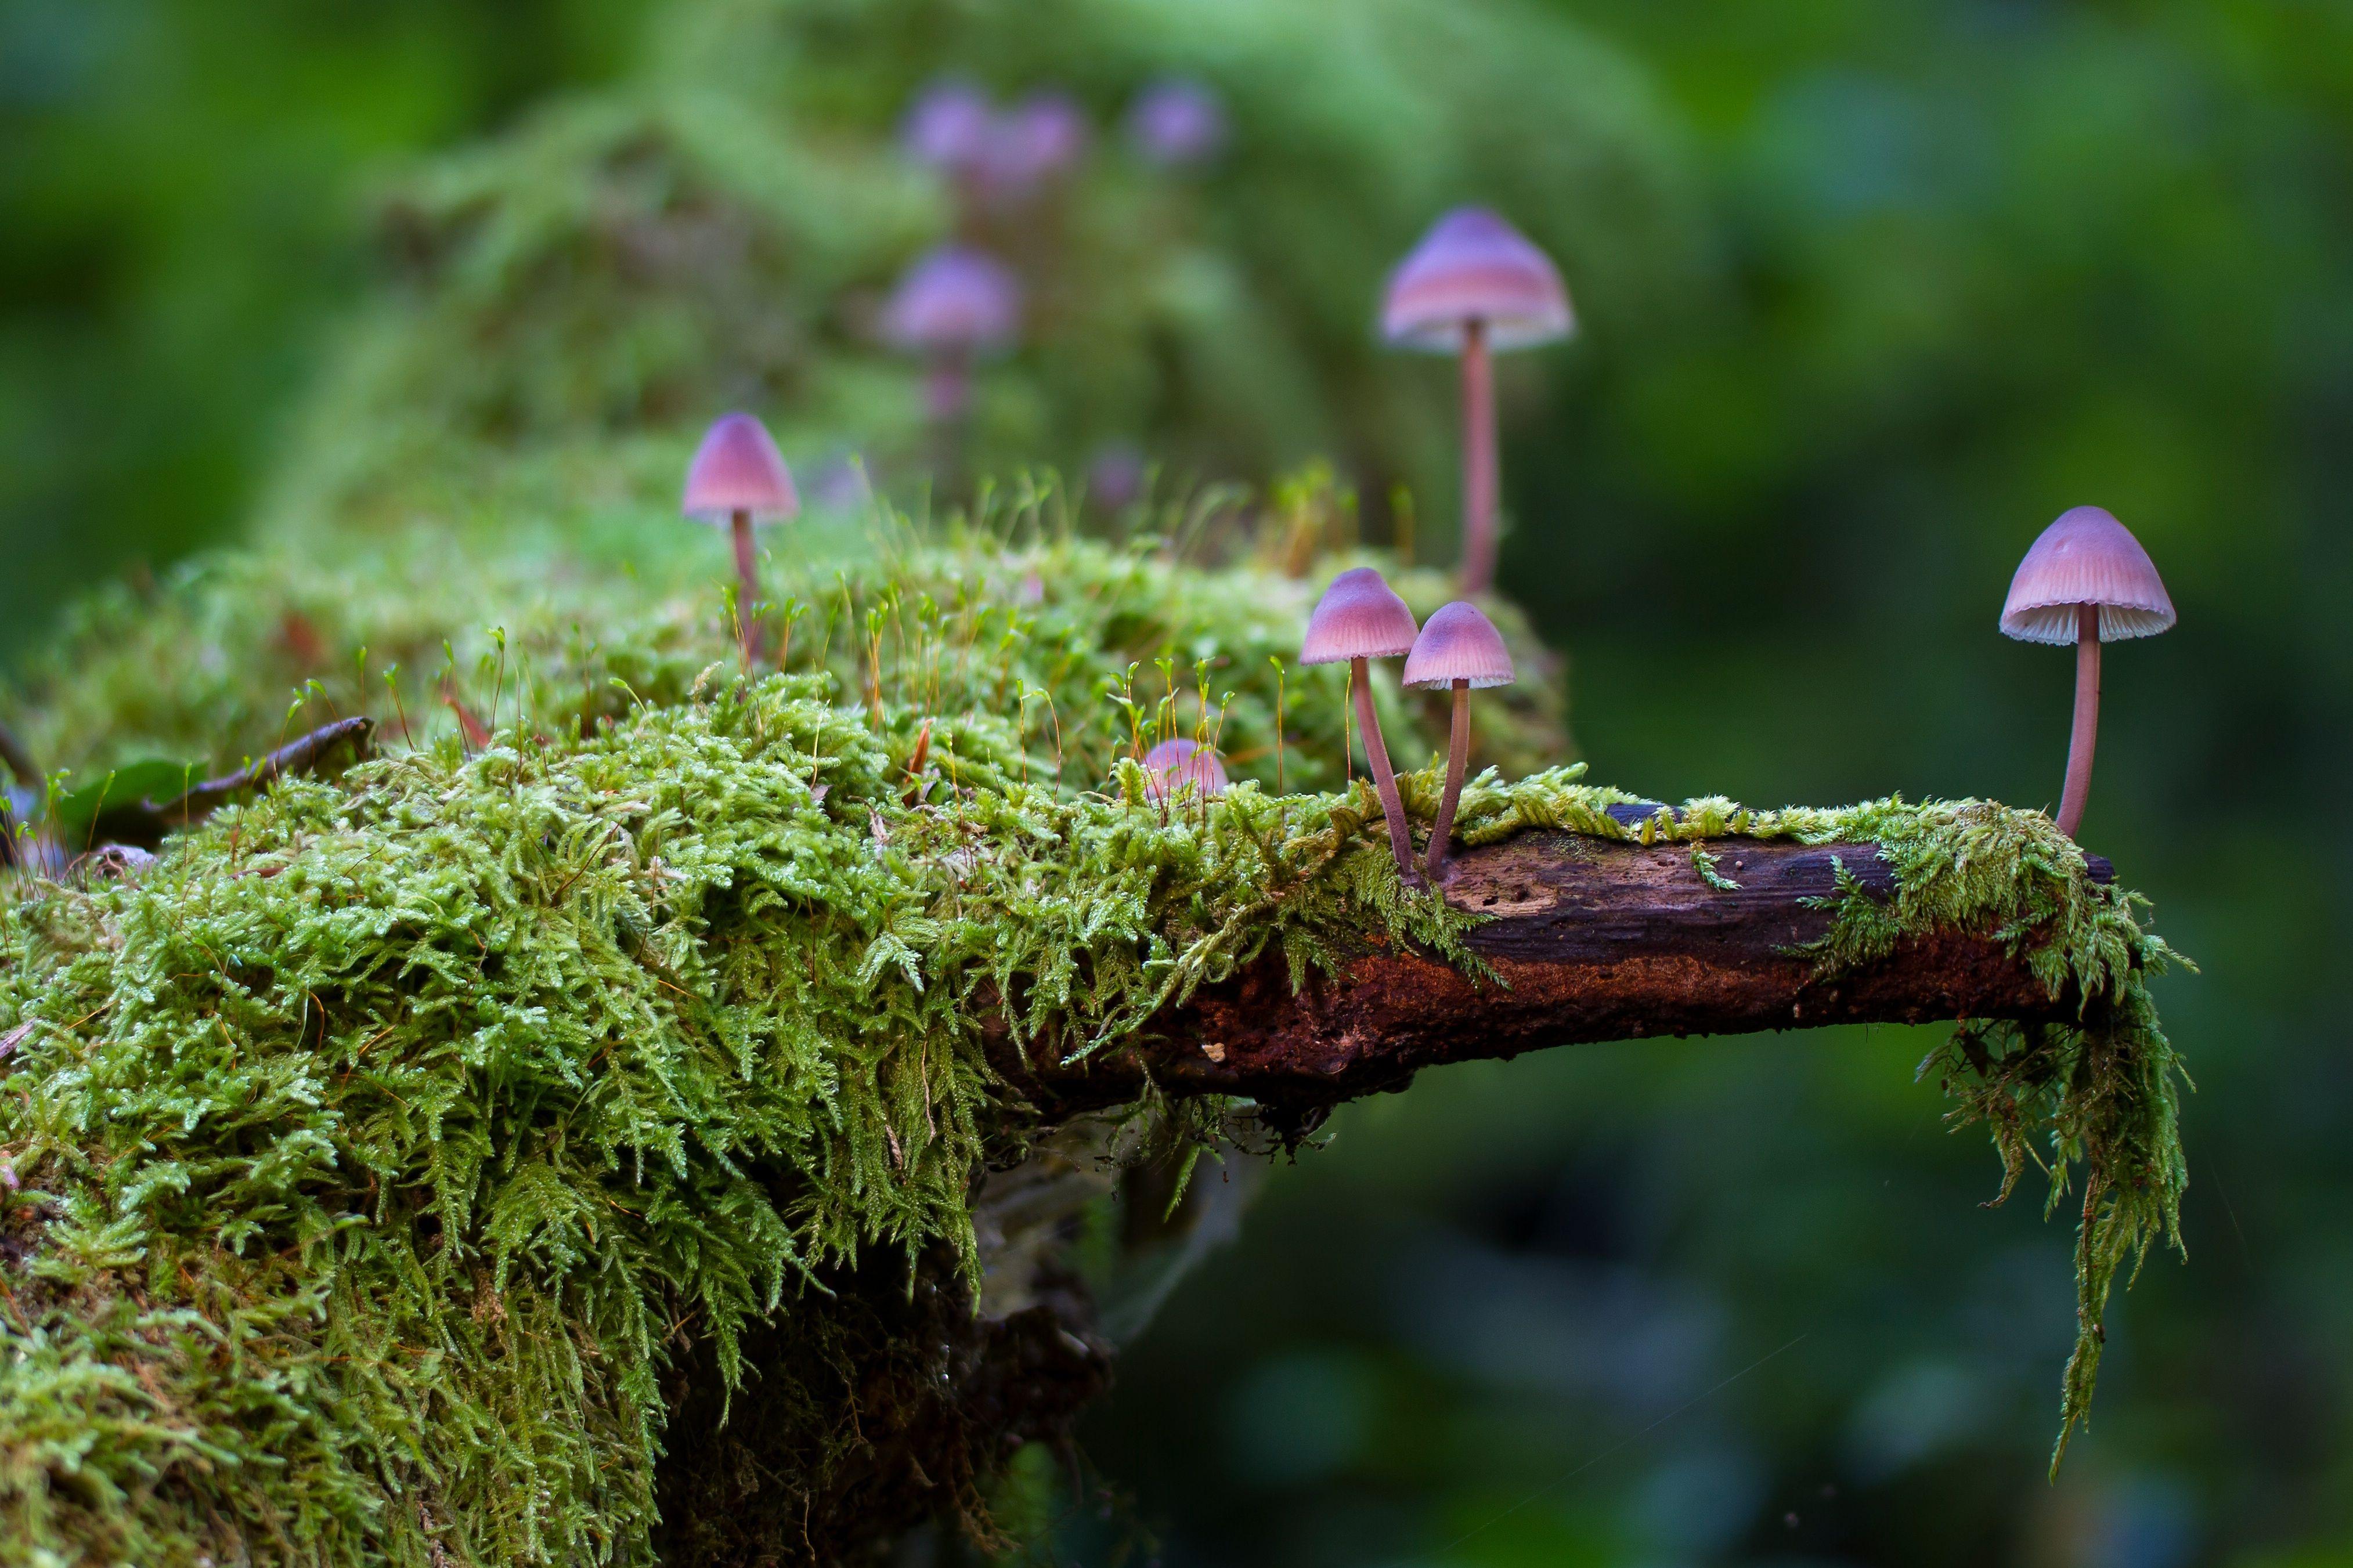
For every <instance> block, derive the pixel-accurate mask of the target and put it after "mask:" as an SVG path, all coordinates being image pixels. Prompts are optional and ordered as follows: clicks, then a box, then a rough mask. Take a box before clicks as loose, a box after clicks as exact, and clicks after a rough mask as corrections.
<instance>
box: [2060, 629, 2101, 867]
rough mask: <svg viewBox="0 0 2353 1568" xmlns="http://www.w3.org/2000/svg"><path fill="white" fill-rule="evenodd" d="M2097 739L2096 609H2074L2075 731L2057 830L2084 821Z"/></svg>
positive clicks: (2070, 833)
mask: <svg viewBox="0 0 2353 1568" xmlns="http://www.w3.org/2000/svg"><path fill="white" fill-rule="evenodd" d="M2099 738H2100V607H2099V606H2098V605H2076V606H2075V731H2074V733H2073V735H2071V736H2070V737H2069V738H2068V741H2067V785H2066V788H2065V789H2063V791H2061V792H2060V795H2059V831H2060V832H2062V833H2063V834H2065V835H2066V836H2067V837H2070V838H2073V837H2075V829H2076V828H2077V827H2078V826H2082V824H2083V821H2084V801H2085V800H2087V799H2088V798H2089V797H2090V795H2091V793H2092V748H2093V746H2094V744H2095V743H2096V742H2098V740H2099Z"/></svg>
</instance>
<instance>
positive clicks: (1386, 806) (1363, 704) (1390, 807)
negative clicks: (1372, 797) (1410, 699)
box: [1348, 658, 1419, 882]
mask: <svg viewBox="0 0 2353 1568" xmlns="http://www.w3.org/2000/svg"><path fill="white" fill-rule="evenodd" d="M1348 669H1349V673H1350V674H1351V675H1353V676H1354V677H1355V679H1353V680H1352V681H1350V682H1349V684H1350V685H1352V686H1354V687H1355V688H1356V727H1357V728H1358V729H1360V730H1362V731H1364V732H1365V766H1366V771H1367V772H1369V773H1371V774H1372V775H1373V787H1374V788H1375V789H1377V790H1378V791H1379V792H1380V795H1381V816H1384V817H1386V818H1387V819H1388V825H1389V853H1391V854H1392V855H1395V856H1396V857H1397V863H1398V876H1400V877H1403V878H1404V879H1406V880H1407V881H1409V882H1412V881H1417V880H1419V873H1417V872H1416V871H1415V870H1414V868H1413V840H1412V839H1410V838H1409V837H1406V831H1405V802H1403V801H1402V800H1399V799H1398V786H1397V774H1396V773H1392V772H1391V771H1390V770H1389V749H1388V745H1387V744H1386V743H1385V742H1383V741H1382V740H1381V721H1380V718H1379V716H1378V715H1377V714H1376V713H1374V711H1373V682H1372V674H1371V671H1370V670H1369V669H1367V668H1366V661H1365V660H1363V659H1361V658H1358V659H1351V660H1350V661H1349V663H1348Z"/></svg>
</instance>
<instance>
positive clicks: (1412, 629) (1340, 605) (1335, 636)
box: [1299, 566, 1420, 664]
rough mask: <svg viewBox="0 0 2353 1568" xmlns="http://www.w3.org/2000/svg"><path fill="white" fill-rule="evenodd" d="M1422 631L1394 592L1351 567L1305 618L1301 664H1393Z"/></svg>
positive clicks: (1362, 569)
mask: <svg viewBox="0 0 2353 1568" xmlns="http://www.w3.org/2000/svg"><path fill="white" fill-rule="evenodd" d="M1419 631H1420V628H1419V627H1418V626H1415V625H1414V621H1413V612H1412V611H1411V610H1409V609H1408V608H1406V604H1405V601H1404V600H1403V599H1400V598H1398V596H1397V591H1396V590H1395V589H1393V588H1391V587H1390V586H1389V585H1388V583H1387V582H1385V581H1383V580H1382V577H1381V574H1379V573H1378V572H1376V571H1374V570H1373V569H1372V568H1371V567H1369V566H1356V567H1352V568H1350V569H1349V570H1348V571H1345V572H1343V573H1341V574H1339V575H1338V576H1337V577H1335V578H1333V579H1332V585H1331V586H1330V587H1328V588H1326V589H1324V596H1323V598H1321V599H1319V600H1317V601H1316V603H1315V611H1314V614H1313V615H1311V616H1308V617H1307V637H1306V639H1305V640H1304V641H1303V642H1302V643H1301V645H1300V647H1299V662H1300V663H1302V664H1336V663H1339V662H1340V661H1341V660H1343V659H1351V658H1396V657H1397V656H1398V654H1401V653H1405V652H1407V651H1409V649H1410V648H1412V647H1413V639H1414V638H1415V637H1416V636H1418V635H1419Z"/></svg>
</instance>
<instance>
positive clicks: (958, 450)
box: [923, 352, 972, 494]
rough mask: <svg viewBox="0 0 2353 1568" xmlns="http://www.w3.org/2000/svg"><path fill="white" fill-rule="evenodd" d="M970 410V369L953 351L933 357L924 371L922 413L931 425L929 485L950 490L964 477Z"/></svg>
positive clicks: (935, 491) (937, 489)
mask: <svg viewBox="0 0 2353 1568" xmlns="http://www.w3.org/2000/svg"><path fill="white" fill-rule="evenodd" d="M971 409H972V369H971V366H970V364H969V363H968V362H967V361H966V360H965V356H964V355H962V354H960V353H953V352H950V353H942V354H939V355H938V356H936V357H935V358H934V359H933V361H932V363H931V368H930V369H929V370H927V371H925V372H924V374H923V413H924V416H925V417H927V418H928V419H929V420H930V421H931V426H932V488H933V490H934V493H935V494H944V493H946V492H948V491H949V490H951V489H953V488H954V487H955V485H956V483H957V482H958V481H959V480H960V479H962V478H963V477H964V475H963V469H964V426H965V416H966V415H967V414H969V413H970V412H971Z"/></svg>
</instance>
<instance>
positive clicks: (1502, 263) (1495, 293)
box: [1381, 207, 1577, 353]
mask: <svg viewBox="0 0 2353 1568" xmlns="http://www.w3.org/2000/svg"><path fill="white" fill-rule="evenodd" d="M1469 321H1483V322H1485V323H1486V327H1487V342H1488V343H1489V345H1490V346H1491V347H1493V348H1497V349H1515V348H1525V347H1528V346H1530V345H1532V344H1535V343H1541V342H1550V341H1551V340H1552V339H1555V338H1564V337H1567V335H1568V334H1569V332H1570V331H1572V330H1574V328H1575V327H1576V324H1577V319H1576V316H1575V314H1574V313H1573V312H1572V311H1571V310H1570V309H1569V303H1568V290H1567V289H1566V288H1565V287H1563V285H1562V283H1561V280H1560V271H1559V269H1558V268H1556V267H1555V266H1553V264H1552V258H1550V257H1548V256H1546V254H1545V253H1544V252H1543V251H1541V250H1539V249H1537V248H1536V247H1535V244H1534V242H1532V241H1531V240H1529V238H1528V237H1526V236H1525V235H1524V234H1522V233H1521V232H1520V231H1519V230H1518V229H1516V228H1514V227H1513V226H1511V225H1510V224H1509V223H1507V222H1506V221H1504V218H1503V217H1502V216H1498V215H1497V214H1495V213H1493V212H1492V211H1490V210H1489V209H1487V208H1485V207H1457V208H1455V209H1454V210H1453V211H1452V212H1450V213H1448V214H1447V215H1446V216H1443V217H1441V218H1440V219H1439V220H1438V222H1437V223H1436V224H1434V225H1432V226H1431V227H1430V232H1429V233H1428V234H1426V235H1424V236H1423V237H1422V239H1421V243H1420V244H1419V245H1417V246H1415V247H1413V250H1412V252H1411V253H1410V254H1409V255H1408V256H1407V257H1406V258H1405V260H1403V261H1402V262H1400V263H1398V268H1397V270H1396V271H1395V272H1393V273H1391V274H1390V275H1389V286H1388V299H1387V301H1386V303H1385V304H1384V305H1383V307H1382V310H1381V331H1382V332H1383V334H1384V335H1385V336H1387V337H1388V340H1389V341H1390V342H1395V343H1401V344H1404V345H1405V346H1407V347H1409V348H1419V349H1430V350H1434V351H1436V352H1439V353H1455V352H1457V351H1458V350H1460V349H1461V346H1462V339H1463V328H1464V324H1465V323H1466V322H1469Z"/></svg>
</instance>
